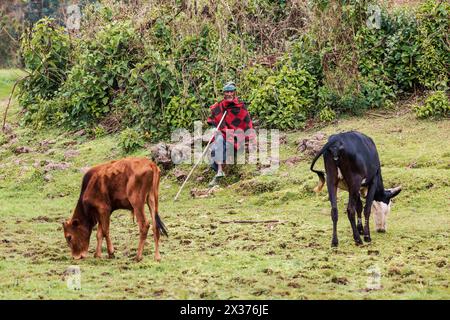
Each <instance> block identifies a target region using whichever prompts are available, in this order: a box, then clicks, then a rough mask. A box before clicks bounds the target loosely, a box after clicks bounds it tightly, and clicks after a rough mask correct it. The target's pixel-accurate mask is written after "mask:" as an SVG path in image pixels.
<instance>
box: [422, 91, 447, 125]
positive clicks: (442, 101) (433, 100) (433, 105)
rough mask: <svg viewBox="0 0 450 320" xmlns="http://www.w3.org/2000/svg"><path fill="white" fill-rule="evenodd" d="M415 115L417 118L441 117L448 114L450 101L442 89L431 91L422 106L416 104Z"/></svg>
mask: <svg viewBox="0 0 450 320" xmlns="http://www.w3.org/2000/svg"><path fill="white" fill-rule="evenodd" d="M415 110H416V116H417V117H418V118H422V119H424V118H435V119H439V118H443V117H448V116H449V115H450V102H449V98H448V96H447V94H446V93H445V92H444V91H436V92H433V93H431V94H430V95H429V96H428V97H427V99H426V100H425V103H424V104H423V105H422V106H416V108H415Z"/></svg>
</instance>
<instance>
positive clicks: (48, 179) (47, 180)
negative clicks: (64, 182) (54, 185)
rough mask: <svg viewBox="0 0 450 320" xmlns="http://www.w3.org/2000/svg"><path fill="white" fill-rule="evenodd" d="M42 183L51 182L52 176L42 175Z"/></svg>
mask: <svg viewBox="0 0 450 320" xmlns="http://www.w3.org/2000/svg"><path fill="white" fill-rule="evenodd" d="M44 181H45V182H50V181H52V176H51V175H50V174H46V175H44Z"/></svg>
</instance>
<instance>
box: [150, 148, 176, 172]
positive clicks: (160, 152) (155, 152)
mask: <svg viewBox="0 0 450 320" xmlns="http://www.w3.org/2000/svg"><path fill="white" fill-rule="evenodd" d="M150 153H151V156H152V158H153V161H155V162H156V164H158V165H160V166H161V167H162V168H163V169H165V170H168V169H170V168H172V167H173V165H174V164H173V163H172V159H171V157H170V154H171V147H170V145H168V144H167V143H164V142H160V143H158V144H157V145H155V146H153V147H152V148H151V150H150Z"/></svg>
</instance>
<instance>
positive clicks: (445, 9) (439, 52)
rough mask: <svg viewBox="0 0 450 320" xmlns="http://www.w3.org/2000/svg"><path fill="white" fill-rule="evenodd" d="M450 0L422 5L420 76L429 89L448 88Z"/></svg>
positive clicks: (419, 17)
mask: <svg viewBox="0 0 450 320" xmlns="http://www.w3.org/2000/svg"><path fill="white" fill-rule="evenodd" d="M449 16H450V3H449V2H448V1H441V2H436V1H432V0H428V1H426V2H425V3H424V4H423V5H422V6H420V8H419V12H418V19H419V21H420V23H419V29H418V35H417V42H418V46H419V50H420V56H419V58H418V78H419V81H420V83H421V84H422V85H423V86H425V87H426V88H428V89H438V90H444V89H448V81H449V70H450V55H449V46H450V43H449V40H448V32H449V29H450V22H449Z"/></svg>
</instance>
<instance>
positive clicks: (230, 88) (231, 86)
mask: <svg viewBox="0 0 450 320" xmlns="http://www.w3.org/2000/svg"><path fill="white" fill-rule="evenodd" d="M230 91H236V84H235V83H234V82H233V81H230V82H227V84H225V86H224V87H223V92H230Z"/></svg>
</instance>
